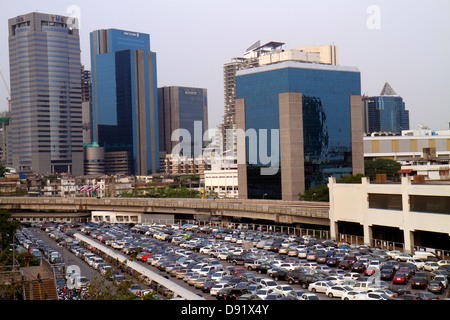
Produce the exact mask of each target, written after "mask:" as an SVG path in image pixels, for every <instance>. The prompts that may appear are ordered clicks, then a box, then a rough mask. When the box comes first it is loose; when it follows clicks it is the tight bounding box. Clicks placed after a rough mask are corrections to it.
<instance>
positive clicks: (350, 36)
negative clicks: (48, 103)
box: [0, 0, 450, 130]
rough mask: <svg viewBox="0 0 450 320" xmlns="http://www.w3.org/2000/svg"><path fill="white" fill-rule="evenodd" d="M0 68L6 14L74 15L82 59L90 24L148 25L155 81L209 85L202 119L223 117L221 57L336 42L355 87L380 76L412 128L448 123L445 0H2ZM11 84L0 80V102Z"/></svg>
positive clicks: (4, 60) (378, 82) (449, 9)
mask: <svg viewBox="0 0 450 320" xmlns="http://www.w3.org/2000/svg"><path fill="white" fill-rule="evenodd" d="M0 4H1V8H2V9H1V11H0V26H1V28H0V71H1V73H2V74H3V75H4V77H5V79H6V81H7V83H8V85H9V53H8V19H10V18H14V17H16V16H18V15H22V14H26V13H29V12H33V11H38V12H42V13H49V14H59V15H65V16H73V17H77V18H78V19H79V24H80V46H81V62H82V64H83V65H85V67H86V69H90V56H89V52H90V46H89V33H90V32H92V31H93V30H98V29H108V28H117V29H123V30H128V31H135V32H142V33H148V34H150V39H151V40H150V46H151V50H152V51H154V52H156V54H157V70H158V71H157V72H158V73H157V77H158V79H157V83H158V87H162V86H190V87H200V88H206V89H207V90H208V101H209V108H208V113H209V126H210V128H214V127H216V126H217V125H218V124H220V123H221V122H222V116H223V110H224V102H223V101H224V96H223V65H224V64H225V63H227V62H230V61H231V59H232V58H234V57H240V56H243V54H244V52H245V49H246V48H248V47H250V46H251V45H252V44H253V43H255V42H256V41H258V40H260V41H261V44H263V43H266V42H269V41H279V42H284V43H285V46H284V48H286V49H291V48H297V47H302V46H309V45H328V44H334V45H336V46H337V47H338V60H339V64H340V65H342V66H355V67H357V68H359V70H360V71H361V93H362V94H365V95H369V96H371V95H378V94H379V93H380V92H381V89H382V88H383V85H384V83H385V82H389V84H390V85H391V86H392V88H393V89H394V90H395V91H396V92H397V93H398V94H399V95H400V96H402V97H403V100H404V102H405V105H406V109H408V110H409V114H410V128H411V129H416V128H417V126H418V125H427V126H428V127H429V128H430V129H433V130H448V129H449V122H450V102H449V101H450V100H449V99H446V98H445V97H446V94H448V92H449V91H450V90H449V89H450V19H449V17H450V1H448V0H426V1H425V0H420V1H418V0H408V1H404V0H315V1H314V0H306V1H302V0H271V1H268V0H127V1H124V0H107V1H106V0H67V1H66V0H51V1H50V0H0ZM7 96H8V92H7V89H6V87H5V86H4V84H3V83H1V84H0V111H3V110H6V109H7V102H6V98H7Z"/></svg>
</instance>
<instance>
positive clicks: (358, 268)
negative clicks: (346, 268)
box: [350, 262, 366, 273]
mask: <svg viewBox="0 0 450 320" xmlns="http://www.w3.org/2000/svg"><path fill="white" fill-rule="evenodd" d="M350 270H351V271H352V272H358V273H363V272H364V270H366V265H365V264H364V263H362V262H355V263H354V264H352V266H351V267H350Z"/></svg>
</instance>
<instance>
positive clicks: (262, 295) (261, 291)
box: [255, 288, 273, 300]
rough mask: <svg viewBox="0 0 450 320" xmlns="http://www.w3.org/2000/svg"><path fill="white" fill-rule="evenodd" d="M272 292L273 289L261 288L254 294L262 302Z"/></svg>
mask: <svg viewBox="0 0 450 320" xmlns="http://www.w3.org/2000/svg"><path fill="white" fill-rule="evenodd" d="M272 292H273V289H269V288H261V289H258V290H257V291H256V292H255V295H257V296H258V297H260V298H261V299H262V300H264V299H265V298H266V297H267V296H268V295H269V294H270V293H272Z"/></svg>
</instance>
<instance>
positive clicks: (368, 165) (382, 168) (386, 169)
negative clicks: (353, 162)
mask: <svg viewBox="0 0 450 320" xmlns="http://www.w3.org/2000/svg"><path fill="white" fill-rule="evenodd" d="M400 169H401V164H400V163H398V162H397V161H395V160H390V159H376V160H365V161H364V171H365V172H364V173H365V175H366V176H367V177H369V178H370V180H371V181H374V180H375V178H376V175H377V174H386V179H387V180H390V181H398V179H399V174H398V171H399V170H400Z"/></svg>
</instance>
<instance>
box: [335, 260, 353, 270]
mask: <svg viewBox="0 0 450 320" xmlns="http://www.w3.org/2000/svg"><path fill="white" fill-rule="evenodd" d="M351 266H352V263H351V261H350V260H341V261H339V263H338V265H337V267H338V268H339V269H342V270H349V269H350V267H351Z"/></svg>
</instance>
